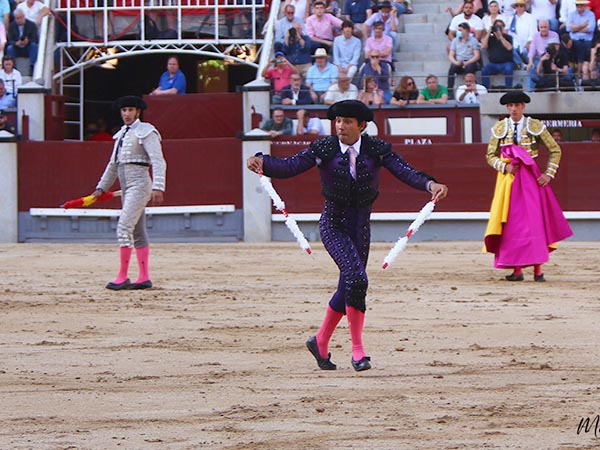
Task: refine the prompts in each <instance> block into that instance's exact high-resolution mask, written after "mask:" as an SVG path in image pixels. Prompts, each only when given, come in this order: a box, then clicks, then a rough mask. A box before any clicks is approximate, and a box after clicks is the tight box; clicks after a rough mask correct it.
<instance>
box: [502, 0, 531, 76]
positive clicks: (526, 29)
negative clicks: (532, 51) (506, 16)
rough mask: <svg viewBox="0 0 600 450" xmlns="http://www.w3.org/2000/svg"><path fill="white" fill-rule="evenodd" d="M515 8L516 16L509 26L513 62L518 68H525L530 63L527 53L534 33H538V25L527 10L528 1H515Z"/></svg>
mask: <svg viewBox="0 0 600 450" xmlns="http://www.w3.org/2000/svg"><path fill="white" fill-rule="evenodd" d="M513 8H514V9H515V15H514V16H513V17H512V19H510V20H509V23H508V24H507V25H508V33H509V34H510V35H511V36H512V38H513V62H514V63H515V65H517V66H523V65H526V64H527V62H528V61H529V58H528V56H527V53H528V52H529V44H530V43H531V39H532V38H533V33H535V32H536V31H537V23H536V21H535V19H534V18H533V16H532V15H531V14H529V13H528V12H527V11H526V10H525V8H527V0H515V2H514V3H513Z"/></svg>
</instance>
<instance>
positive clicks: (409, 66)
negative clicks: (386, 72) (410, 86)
mask: <svg viewBox="0 0 600 450" xmlns="http://www.w3.org/2000/svg"><path fill="white" fill-rule="evenodd" d="M449 67H450V62H448V61H439V62H438V61H398V62H396V72H398V73H408V72H411V73H419V74H421V75H427V74H430V73H433V74H435V75H438V76H440V75H446V74H447V73H448V68H449Z"/></svg>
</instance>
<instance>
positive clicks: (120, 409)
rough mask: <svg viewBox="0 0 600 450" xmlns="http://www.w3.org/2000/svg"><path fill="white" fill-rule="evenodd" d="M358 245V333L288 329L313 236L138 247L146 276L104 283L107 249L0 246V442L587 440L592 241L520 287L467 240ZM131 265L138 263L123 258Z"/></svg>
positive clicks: (322, 299)
mask: <svg viewBox="0 0 600 450" xmlns="http://www.w3.org/2000/svg"><path fill="white" fill-rule="evenodd" d="M389 248H390V244H382V243H377V244H374V245H373V248H372V253H371V261H370V264H369V275H370V288H369V295H368V312H367V322H366V327H365V334H364V339H365V346H366V350H367V352H368V353H369V354H370V355H371V357H372V363H373V369H372V370H370V371H366V372H361V373H356V372H354V371H353V370H352V368H351V365H350V339H349V333H348V327H347V324H346V321H345V320H344V321H342V326H341V327H340V328H339V329H338V330H337V332H336V334H335V335H334V338H333V341H332V346H331V351H332V354H333V356H332V360H333V361H335V362H336V363H337V364H338V370H337V371H335V372H323V371H320V370H318V369H317V367H316V364H315V361H314V359H313V358H312V356H311V355H310V354H309V352H308V351H307V350H306V348H305V345H304V342H305V341H306V339H307V338H308V337H309V336H311V335H312V334H314V333H315V332H316V330H317V329H318V327H319V325H320V324H321V320H322V318H323V315H324V312H325V307H326V304H327V301H328V299H329V297H330V295H331V293H332V292H333V289H334V288H335V286H336V284H337V270H336V268H335V266H334V265H333V263H332V262H331V260H330V259H329V256H328V255H327V253H326V252H325V251H324V249H323V248H322V247H321V246H320V245H319V244H315V246H314V256H313V257H310V256H307V255H306V254H304V253H303V252H302V251H301V250H300V249H299V248H298V247H297V246H296V245H295V244H292V243H289V244H269V245H248V244H226V245H221V244H209V245H201V244H198V245H196V244H193V245H190V244H178V245H170V244H160V245H154V246H153V252H152V260H151V264H152V274H153V277H152V278H153V281H154V283H155V288H153V289H152V290H148V291H124V292H112V291H108V290H106V289H104V285H105V283H106V282H107V281H109V280H110V279H111V277H112V276H113V275H114V272H115V270H116V263H117V249H116V247H115V245H58V244H49V245H41V244H21V245H1V246H0V265H1V267H2V269H1V275H0V277H1V278H0V308H1V312H0V314H1V315H0V317H1V327H0V333H1V340H0V346H1V347H0V348H1V355H0V356H1V357H0V399H1V408H0V449H2V450H4V449H10V450H13V449H35V450H38V449H117V448H119V449H161V450H162V449H169V450H170V449H256V450H259V449H260V450H263V449H277V450H279V449H281V450H296V449H298V450H320V449H323V450H330V449H332V450H337V449H361V450H379V449H389V450H396V449H409V450H414V449H434V450H436V449H463V448H465V449H487V448H493V449H517V448H518V449H587V448H594V447H595V448H598V447H600V430H598V434H597V436H596V435H595V434H594V429H593V428H594V427H593V426H592V430H591V431H589V432H587V433H586V432H585V430H582V432H581V433H578V432H577V431H578V425H579V422H580V420H581V419H582V418H584V417H589V418H590V419H593V418H594V417H596V415H598V414H600V399H599V398H600V345H599V343H600V333H599V330H600V324H599V322H600V290H599V289H598V279H599V277H598V275H599V267H600V243H598V242H594V243H582V242H567V243H565V244H563V245H562V246H561V248H560V249H559V251H557V252H555V253H554V254H553V255H552V259H551V262H550V263H549V264H547V265H546V266H545V273H546V277H547V279H548V282H547V283H534V282H533V281H532V275H531V271H530V270H528V272H527V279H526V281H525V282H521V283H508V282H506V281H502V278H503V276H504V275H505V274H506V273H507V272H502V271H497V270H494V269H493V268H492V256H491V255H486V254H483V253H480V249H481V242H466V243H464V242H458V243H410V244H409V247H408V249H407V251H406V252H405V253H403V254H401V255H400V258H399V259H398V260H397V261H396V263H395V264H394V265H393V266H392V267H391V268H390V269H387V270H385V271H382V270H381V269H380V266H381V262H382V260H383V257H384V256H385V255H386V253H387V251H388V250H389ZM132 268H133V269H134V270H133V274H132V275H133V277H135V275H136V273H137V267H136V262H135V258H133V260H132Z"/></svg>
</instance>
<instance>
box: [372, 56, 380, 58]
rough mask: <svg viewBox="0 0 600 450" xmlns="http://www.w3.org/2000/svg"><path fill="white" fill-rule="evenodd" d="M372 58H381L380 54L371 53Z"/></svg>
mask: <svg viewBox="0 0 600 450" xmlns="http://www.w3.org/2000/svg"><path fill="white" fill-rule="evenodd" d="M371 58H379V55H371Z"/></svg>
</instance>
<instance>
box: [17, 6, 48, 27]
mask: <svg viewBox="0 0 600 450" xmlns="http://www.w3.org/2000/svg"><path fill="white" fill-rule="evenodd" d="M16 10H18V11H23V14H24V15H25V18H26V19H27V20H31V21H32V22H34V23H35V24H36V25H37V26H38V28H39V27H40V24H41V23H42V19H43V18H44V17H46V16H47V15H48V14H50V9H48V7H47V6H46V5H44V4H43V3H42V2H41V1H39V0H25V1H24V2H22V3H19V5H18V6H17V7H16Z"/></svg>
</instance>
